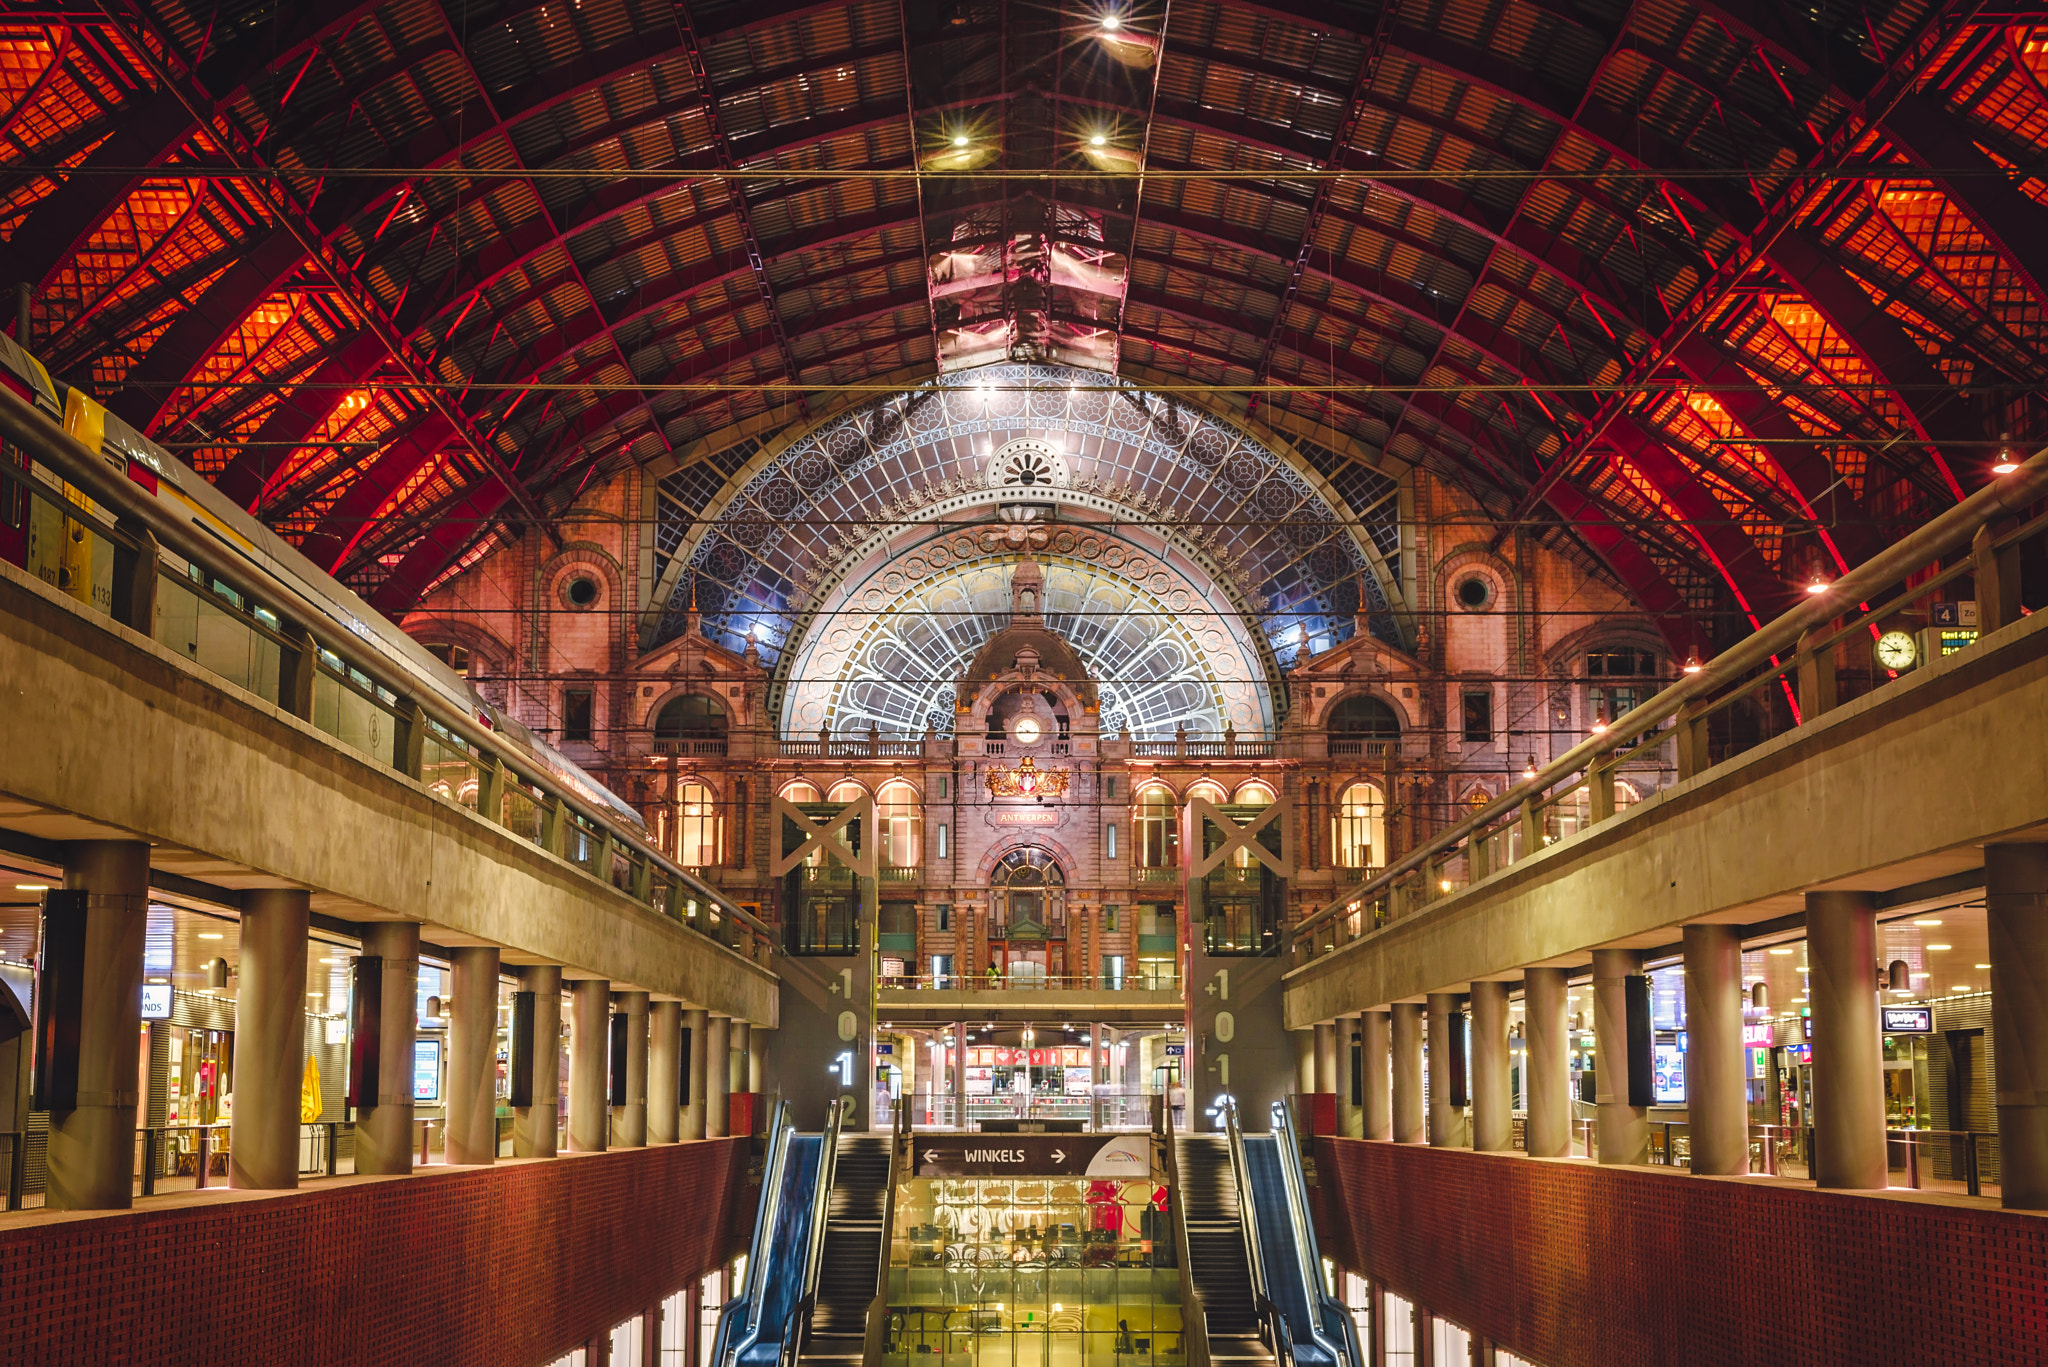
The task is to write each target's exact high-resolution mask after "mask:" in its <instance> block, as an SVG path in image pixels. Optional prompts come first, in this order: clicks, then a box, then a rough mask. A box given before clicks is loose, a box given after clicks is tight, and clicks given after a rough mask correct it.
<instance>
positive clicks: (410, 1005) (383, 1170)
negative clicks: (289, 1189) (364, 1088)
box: [356, 921, 420, 1177]
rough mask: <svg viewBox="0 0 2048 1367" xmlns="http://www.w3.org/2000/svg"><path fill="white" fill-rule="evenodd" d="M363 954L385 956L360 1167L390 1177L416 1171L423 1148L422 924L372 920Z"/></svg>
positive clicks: (360, 1126) (361, 1108)
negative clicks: (415, 1103) (418, 1101)
mask: <svg viewBox="0 0 2048 1367" xmlns="http://www.w3.org/2000/svg"><path fill="white" fill-rule="evenodd" d="M363 953H364V955H365V956H371V957H375V958H379V959H382V960H383V961H384V984H383V992H384V1003H383V1011H382V1013H381V1015H380V1016H379V1018H378V1026H377V1095H376V1096H375V1097H364V1098H361V1100H362V1101H364V1102H368V1103H369V1104H367V1105H358V1106H357V1107H356V1172H357V1173H358V1174H360V1175H363V1176H371V1175H375V1176H379V1177H390V1176H394V1175H400V1174H404V1173H408V1172H411V1171H412V1162H413V1155H414V1154H415V1153H416V1152H418V1150H419V1142H418V1138H417V1136H415V1135H414V1133H413V1126H412V1044H413V1037H414V1036H415V1035H416V1034H417V1033H418V1030H419V1023H420V999H419V993H420V927H419V922H417V921H370V922H367V923H365V924H364V926H363Z"/></svg>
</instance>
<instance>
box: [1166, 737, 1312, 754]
mask: <svg viewBox="0 0 2048 1367" xmlns="http://www.w3.org/2000/svg"><path fill="white" fill-rule="evenodd" d="M1279 753H1280V747H1279V742H1278V741H1272V740H1238V739H1237V738H1235V737H1225V738H1224V739H1222V740H1188V739H1186V738H1185V737H1176V738H1174V739H1173V740H1134V741H1132V742H1131V754H1132V755H1134V756H1136V757H1138V758H1141V759H1148V758H1149V759H1272V758H1273V757H1274V756H1275V755H1277V754H1279Z"/></svg>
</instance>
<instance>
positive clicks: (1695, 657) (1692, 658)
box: [1685, 651, 1700, 674]
mask: <svg viewBox="0 0 2048 1367" xmlns="http://www.w3.org/2000/svg"><path fill="white" fill-rule="evenodd" d="M1685 672H1686V673H1688V674H1697V673H1699V672H1700V655H1699V652H1698V651H1694V652H1692V654H1690V655H1687V656H1686V657H1685Z"/></svg>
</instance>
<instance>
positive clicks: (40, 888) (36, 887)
mask: <svg viewBox="0 0 2048 1367" xmlns="http://www.w3.org/2000/svg"><path fill="white" fill-rule="evenodd" d="M14 890H15V891H16V892H48V891H49V890H50V885H49V884H48V883H16V884H15V885H14Z"/></svg>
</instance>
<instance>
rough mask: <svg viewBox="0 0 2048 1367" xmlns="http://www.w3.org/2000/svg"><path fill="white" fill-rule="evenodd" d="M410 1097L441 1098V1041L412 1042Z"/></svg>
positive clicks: (420, 1099)
mask: <svg viewBox="0 0 2048 1367" xmlns="http://www.w3.org/2000/svg"><path fill="white" fill-rule="evenodd" d="M412 1099H413V1100H414V1101H439V1100H440V1099H441V1041H439V1040H437V1039H421V1040H414V1041H413V1042H412Z"/></svg>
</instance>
